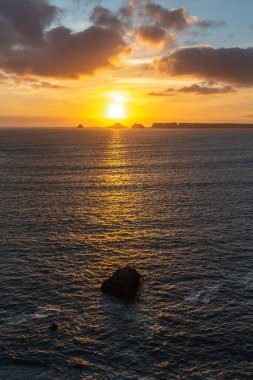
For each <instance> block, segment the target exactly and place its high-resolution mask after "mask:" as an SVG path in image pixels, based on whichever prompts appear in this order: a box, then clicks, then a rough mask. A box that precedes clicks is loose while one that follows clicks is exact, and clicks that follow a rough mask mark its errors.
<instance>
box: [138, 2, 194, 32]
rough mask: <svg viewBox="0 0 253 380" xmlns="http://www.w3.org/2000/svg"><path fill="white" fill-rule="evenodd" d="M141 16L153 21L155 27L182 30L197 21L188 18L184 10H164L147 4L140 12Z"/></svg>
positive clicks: (155, 5)
mask: <svg viewBox="0 0 253 380" xmlns="http://www.w3.org/2000/svg"><path fill="white" fill-rule="evenodd" d="M141 14H142V16H144V17H146V18H148V19H149V20H150V21H151V22H152V21H154V22H155V23H156V25H157V26H159V27H162V28H166V29H174V30H178V31H180V30H183V29H185V28H187V27H188V26H189V25H190V24H192V23H193V22H195V21H196V20H197V18H196V17H194V16H189V14H188V12H187V10H186V9H185V8H177V9H166V8H164V7H162V6H161V5H159V4H156V3H152V2H148V3H147V4H145V5H144V7H143V10H142V11H141Z"/></svg>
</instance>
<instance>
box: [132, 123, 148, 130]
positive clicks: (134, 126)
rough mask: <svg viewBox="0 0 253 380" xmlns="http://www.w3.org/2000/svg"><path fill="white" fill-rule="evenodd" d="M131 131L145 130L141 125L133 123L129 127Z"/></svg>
mask: <svg viewBox="0 0 253 380" xmlns="http://www.w3.org/2000/svg"><path fill="white" fill-rule="evenodd" d="M131 128H132V129H145V127H144V125H143V124H138V123H134V124H133V125H132V127H131Z"/></svg>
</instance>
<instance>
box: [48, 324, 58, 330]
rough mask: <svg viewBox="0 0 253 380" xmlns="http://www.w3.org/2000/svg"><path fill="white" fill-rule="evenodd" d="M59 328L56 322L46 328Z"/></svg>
mask: <svg viewBox="0 0 253 380" xmlns="http://www.w3.org/2000/svg"><path fill="white" fill-rule="evenodd" d="M58 328H59V326H58V324H57V323H52V325H51V326H49V328H48V330H50V331H57V330H58Z"/></svg>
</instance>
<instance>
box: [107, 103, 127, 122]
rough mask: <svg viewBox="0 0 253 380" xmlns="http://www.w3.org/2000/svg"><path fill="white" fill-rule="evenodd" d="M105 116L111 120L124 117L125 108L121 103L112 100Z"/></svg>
mask: <svg viewBox="0 0 253 380" xmlns="http://www.w3.org/2000/svg"><path fill="white" fill-rule="evenodd" d="M107 116H108V117H109V118H110V119H113V120H119V119H124V117H125V109H124V106H123V104H122V103H120V102H112V103H111V104H110V105H109V107H108V110H107Z"/></svg>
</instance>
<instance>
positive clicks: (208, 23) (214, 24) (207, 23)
mask: <svg viewBox="0 0 253 380" xmlns="http://www.w3.org/2000/svg"><path fill="white" fill-rule="evenodd" d="M226 24H227V23H226V22H225V21H214V20H198V21H196V25H197V26H198V27H199V28H201V29H209V28H211V29H216V28H222V27H223V26H225V25H226Z"/></svg>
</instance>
